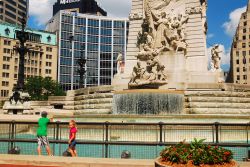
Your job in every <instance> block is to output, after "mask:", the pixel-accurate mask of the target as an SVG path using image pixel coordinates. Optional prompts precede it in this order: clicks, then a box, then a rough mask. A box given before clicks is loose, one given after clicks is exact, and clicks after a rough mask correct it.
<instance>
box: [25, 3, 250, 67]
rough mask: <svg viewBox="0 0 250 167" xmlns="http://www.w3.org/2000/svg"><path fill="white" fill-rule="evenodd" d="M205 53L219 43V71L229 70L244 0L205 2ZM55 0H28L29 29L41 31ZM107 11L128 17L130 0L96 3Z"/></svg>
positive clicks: (114, 14)
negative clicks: (206, 3) (231, 52)
mask: <svg viewBox="0 0 250 167" xmlns="http://www.w3.org/2000/svg"><path fill="white" fill-rule="evenodd" d="M207 1H208V10H207V22H208V33H207V51H208V55H209V57H210V50H211V47H212V45H214V44H220V49H221V51H222V54H221V56H222V68H223V70H224V71H228V70H229V64H230V48H231V42H232V39H233V36H234V33H235V30H236V28H237V25H238V22H239V19H240V16H241V13H242V12H245V11H246V6H247V3H248V0H207ZM55 2H56V0H30V13H29V15H30V19H29V23H28V25H29V27H31V28H35V29H44V25H45V23H46V22H47V21H48V20H49V18H51V17H52V9H53V4H54V3H55ZM97 2H98V3H99V5H100V6H101V7H102V8H103V9H105V10H106V11H107V12H108V16H115V17H128V15H129V13H130V9H131V4H132V0H97Z"/></svg>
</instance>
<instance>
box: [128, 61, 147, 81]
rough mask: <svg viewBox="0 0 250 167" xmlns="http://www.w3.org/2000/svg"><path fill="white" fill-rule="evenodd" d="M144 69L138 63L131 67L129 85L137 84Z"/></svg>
mask: <svg viewBox="0 0 250 167" xmlns="http://www.w3.org/2000/svg"><path fill="white" fill-rule="evenodd" d="M144 71H145V70H144V68H143V67H142V66H141V63H140V62H139V61H138V62H137V63H136V65H135V66H134V67H133V72H132V76H131V79H130V81H129V83H136V84H138V83H139V82H140V80H141V78H142V75H143V73H144Z"/></svg>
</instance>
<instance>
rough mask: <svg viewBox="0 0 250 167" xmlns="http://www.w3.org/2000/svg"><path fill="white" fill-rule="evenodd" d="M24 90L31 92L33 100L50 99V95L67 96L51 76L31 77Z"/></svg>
mask: <svg viewBox="0 0 250 167" xmlns="http://www.w3.org/2000/svg"><path fill="white" fill-rule="evenodd" d="M24 90H25V91H26V92H28V93H29V95H30V96H31V100H48V97H49V96H65V92H64V91H63V90H62V88H61V87H60V85H59V84H58V83H57V82H56V81H54V80H52V79H51V78H50V77H45V78H43V77H41V76H34V77H29V78H28V79H27V80H26V82H25V85H24Z"/></svg>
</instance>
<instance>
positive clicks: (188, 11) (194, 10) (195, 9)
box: [186, 7, 201, 15]
mask: <svg viewBox="0 0 250 167" xmlns="http://www.w3.org/2000/svg"><path fill="white" fill-rule="evenodd" d="M200 13H201V7H192V8H188V9H186V14H189V15H192V14H200Z"/></svg>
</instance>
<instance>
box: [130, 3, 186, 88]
mask: <svg viewBox="0 0 250 167" xmlns="http://www.w3.org/2000/svg"><path fill="white" fill-rule="evenodd" d="M177 1H178V0H144V16H145V18H144V19H143V24H142V32H140V33H139V35H140V38H139V36H138V38H139V39H138V40H139V42H137V45H138V47H139V53H138V54H137V55H136V57H137V61H138V62H137V64H136V65H135V67H134V68H133V74H132V77H131V80H130V82H129V86H130V87H133V86H135V87H136V86H140V85H144V86H145V85H150V84H151V85H152V84H154V85H162V84H166V83H167V76H166V74H165V71H164V69H165V66H164V65H162V64H161V63H160V62H159V55H161V53H162V52H164V51H176V52H178V51H182V52H184V54H185V55H186V49H187V43H186V34H185V28H186V23H187V21H188V18H189V16H188V15H186V14H185V12H182V13H180V12H176V11H174V8H170V9H167V8H166V7H168V5H169V4H170V3H172V4H173V3H175V2H177Z"/></svg>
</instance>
